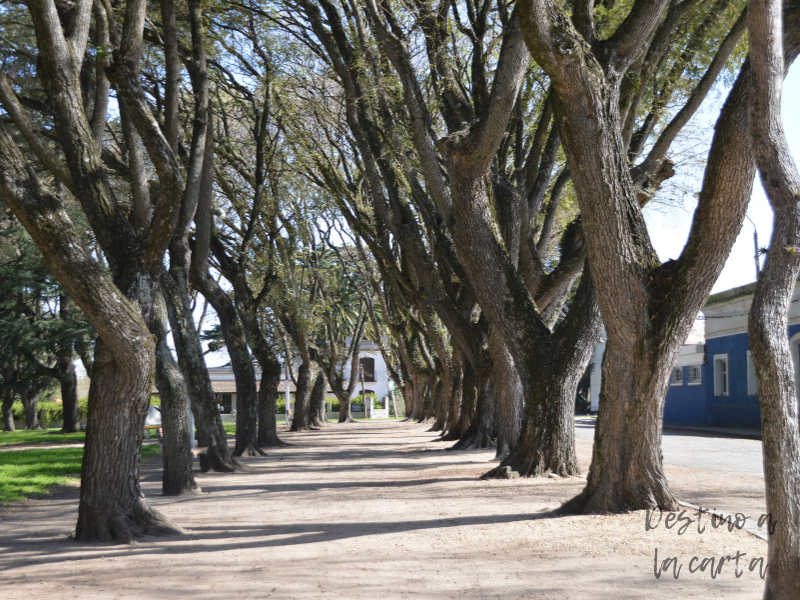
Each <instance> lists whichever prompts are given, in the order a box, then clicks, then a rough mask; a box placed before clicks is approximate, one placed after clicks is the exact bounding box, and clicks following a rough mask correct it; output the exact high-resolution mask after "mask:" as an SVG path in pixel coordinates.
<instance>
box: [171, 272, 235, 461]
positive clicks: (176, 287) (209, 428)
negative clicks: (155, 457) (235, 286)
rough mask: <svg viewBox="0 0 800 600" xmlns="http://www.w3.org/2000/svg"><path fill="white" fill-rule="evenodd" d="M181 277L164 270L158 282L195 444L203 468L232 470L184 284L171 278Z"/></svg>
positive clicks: (229, 453)
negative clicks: (201, 450)
mask: <svg viewBox="0 0 800 600" xmlns="http://www.w3.org/2000/svg"><path fill="white" fill-rule="evenodd" d="M177 277H181V278H182V277H184V275H183V273H174V272H173V273H165V274H164V275H163V276H162V282H164V284H165V287H166V288H167V289H168V290H169V294H166V301H167V309H168V314H169V321H170V325H171V327H172V339H173V340H174V342H175V350H176V351H177V354H178V365H179V366H180V368H181V372H182V373H183V379H184V382H185V383H186V389H187V393H188V394H189V405H190V409H191V411H192V414H193V415H194V423H195V427H196V428H197V443H198V444H199V445H200V446H201V447H203V448H208V450H206V452H205V453H204V454H201V455H200V468H201V469H202V470H203V471H218V472H221V473H232V472H234V471H236V470H237V469H238V468H240V467H241V466H242V464H241V463H240V462H239V461H238V460H236V459H235V458H234V457H233V456H232V455H231V451H230V448H229V447H228V439H227V435H226V434H225V427H224V426H223V424H222V418H221V417H220V415H219V410H218V409H217V403H216V401H215V399H214V390H213V388H212V387H211V378H210V377H209V375H208V368H207V367H206V361H205V358H204V356H203V347H202V345H201V344H200V338H199V336H198V334H197V328H196V327H195V324H194V319H193V318H192V311H191V301H190V299H189V292H188V286H186V285H182V284H181V283H180V282H176V283H175V284H173V282H172V279H174V278H177Z"/></svg>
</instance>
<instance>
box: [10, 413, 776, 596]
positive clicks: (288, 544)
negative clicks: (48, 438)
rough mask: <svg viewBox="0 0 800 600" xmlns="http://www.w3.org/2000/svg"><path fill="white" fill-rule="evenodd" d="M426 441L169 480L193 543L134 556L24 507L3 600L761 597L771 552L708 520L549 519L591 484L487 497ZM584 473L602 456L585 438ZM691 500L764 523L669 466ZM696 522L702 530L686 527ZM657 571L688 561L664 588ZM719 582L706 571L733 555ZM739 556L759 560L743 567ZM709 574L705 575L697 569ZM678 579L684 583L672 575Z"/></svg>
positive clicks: (385, 431)
mask: <svg viewBox="0 0 800 600" xmlns="http://www.w3.org/2000/svg"><path fill="white" fill-rule="evenodd" d="M426 429H427V426H424V425H416V424H407V423H395V422H379V423H358V424H351V425H338V424H331V425H330V426H328V427H325V428H324V429H323V430H321V431H315V432H311V433H304V434H290V433H285V434H284V435H283V438H284V439H285V440H286V441H287V442H289V443H290V444H291V446H287V447H285V448H276V449H272V450H270V451H269V454H268V456H267V457H266V458H251V459H246V460H247V462H248V463H249V464H250V466H251V467H252V471H251V472H248V473H242V474H233V475H220V474H213V473H211V474H202V473H198V474H197V479H198V482H199V483H200V485H201V486H202V488H203V492H202V493H201V494H198V495H195V496H191V497H183V498H178V499H175V498H167V497H163V496H161V495H160V493H159V492H160V482H159V479H160V472H159V470H158V465H157V464H154V465H150V466H147V467H146V468H145V469H144V471H143V475H144V481H143V487H144V489H145V492H146V494H147V496H148V498H149V500H150V502H152V504H153V505H155V506H156V507H158V509H159V510H161V511H163V512H164V513H165V514H167V515H169V516H170V517H172V518H173V519H175V520H176V521H177V522H178V523H180V524H181V525H182V526H184V527H185V528H186V529H187V530H188V534H187V535H185V536H180V537H174V538H154V539H148V540H144V541H141V542H139V543H137V544H134V545H130V546H118V545H86V544H79V543H76V542H73V541H68V540H67V536H68V535H69V534H70V533H71V532H72V531H73V529H74V526H75V522H76V519H77V506H78V502H77V493H76V490H72V491H71V492H67V493H65V494H63V493H62V495H61V496H60V497H55V498H51V499H48V500H39V501H33V502H28V503H26V505H25V506H22V507H19V508H17V509H14V510H11V511H10V512H7V514H5V515H4V516H3V517H2V523H0V585H1V587H0V590H2V592H0V594H1V595H2V598H3V599H4V600H12V599H17V598H20V599H23V598H24V599H26V600H29V599H36V598H48V599H61V598H126V599H127V598H158V599H163V598H190V597H191V598H208V599H217V598H219V599H222V598H225V599H229V598H275V599H283V598H285V599H289V598H291V599H312V598H313V599H327V598H345V599H353V600H355V599H373V598H374V599H380V600H393V599H400V598H408V599H420V600H429V599H430V600H438V599H448V598H464V599H490V598H514V599H516V598H525V599H534V598H536V599H540V598H548V599H559V600H565V599H582V598H593V599H594V598H599V599H602V598H608V599H614V600H621V599H627V598H630V599H636V600H647V599H656V598H659V599H660V598H664V599H667V598H669V599H681V598H695V597H696V598H712V597H720V598H727V599H745V598H747V599H748V600H749V599H753V598H758V597H760V596H761V594H762V589H763V581H762V580H761V579H760V576H759V574H758V565H755V570H754V571H752V572H751V571H750V570H749V565H750V559H751V558H755V557H764V561H766V551H767V547H766V546H767V545H766V543H765V542H763V541H762V540H760V539H757V538H756V537H754V536H752V535H750V534H748V533H746V532H743V531H738V530H736V529H734V531H733V532H729V531H728V530H727V528H726V527H722V528H719V529H714V528H713V527H712V526H711V523H710V521H709V520H708V517H707V516H704V517H703V521H702V524H701V526H705V531H704V532H703V533H702V534H701V533H698V531H697V524H696V523H692V524H691V525H690V526H688V527H687V528H686V529H685V531H684V532H683V534H682V535H679V534H678V529H679V527H680V526H681V524H680V523H679V524H678V525H676V526H674V527H673V528H672V529H666V528H665V526H664V522H663V521H662V523H661V524H660V525H659V526H658V527H656V529H654V530H650V531H645V514H644V513H643V512H637V513H631V514H628V515H622V516H591V517H589V516H586V517H584V516H581V517H560V518H551V517H548V516H547V514H546V511H547V510H548V509H552V508H554V507H556V506H558V505H559V504H560V503H561V502H563V501H564V500H566V499H568V498H570V497H571V496H573V495H574V494H575V493H577V492H578V491H579V490H580V489H581V487H582V485H583V481H584V479H583V478H581V477H573V478H570V479H560V478H559V479H553V478H541V479H536V480H526V479H516V480H509V481H489V482H486V481H480V480H479V479H478V476H479V475H481V474H482V473H484V472H486V471H487V470H488V468H490V467H491V466H492V465H491V464H490V463H489V462H488V461H489V460H490V459H491V458H492V453H491V452H462V453H455V452H448V451H444V447H445V445H444V444H442V443H438V442H434V441H433V440H434V439H435V436H434V435H433V434H431V433H428V432H426ZM578 450H579V454H580V458H581V462H582V466H583V468H584V469H585V468H586V467H587V466H588V462H589V459H590V452H591V447H590V443H589V442H588V441H583V440H578ZM667 473H668V476H669V479H670V482H671V485H672V487H673V489H674V490H675V491H676V493H677V495H678V496H679V497H680V498H681V499H682V500H686V501H687V502H691V503H693V504H702V505H704V506H715V507H717V508H720V509H724V510H728V511H732V512H737V511H739V512H745V513H746V514H748V515H757V514H760V513H761V512H763V504H764V498H763V487H762V486H763V482H762V481H761V480H760V479H758V478H757V477H754V476H744V475H743V476H738V475H731V474H730V473H719V472H711V471H704V470H701V469H688V468H684V467H667ZM686 516H690V517H691V518H693V519H696V515H690V514H688V513H687V515H686ZM656 550H657V552H658V564H659V565H661V564H662V561H663V560H664V559H665V558H668V557H676V558H677V561H675V564H673V563H670V564H669V565H668V567H669V568H668V573H663V574H661V577H660V578H658V579H657V578H656V577H655V576H654V556H655V552H656ZM737 553H740V558H739V567H738V573H739V575H740V576H739V577H738V578H737V576H736V572H737V569H736V565H735V563H731V562H724V563H723V566H722V568H721V570H720V571H719V573H718V574H717V573H716V570H715V572H714V575H715V577H714V578H712V576H711V571H712V568H711V564H710V561H706V563H705V565H706V567H705V571H704V572H703V571H699V570H698V571H696V572H694V573H691V572H690V566H691V567H693V568H694V569H697V567H699V566H700V565H701V564H703V563H702V562H701V561H702V559H710V558H713V559H714V566H717V565H718V561H719V559H720V557H722V556H731V557H735V556H736V555H737ZM742 553H744V554H746V556H742ZM695 556H697V557H699V559H700V560H697V561H694V562H693V563H692V562H691V560H692V558H693V557H695ZM678 566H680V567H681V569H680V572H679V577H678V579H675V578H674V576H673V573H674V571H675V569H677V567H678Z"/></svg>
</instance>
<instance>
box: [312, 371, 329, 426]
mask: <svg viewBox="0 0 800 600" xmlns="http://www.w3.org/2000/svg"><path fill="white" fill-rule="evenodd" d="M317 373H318V374H317V380H316V381H315V382H314V387H313V388H312V390H311V397H310V399H309V413H310V414H309V423H310V424H311V427H312V428H313V427H324V426H325V425H326V424H327V422H328V419H327V416H326V414H325V388H327V387H328V386H327V382H328V381H327V379H326V377H325V371H324V370H323V369H321V368H318V370H317Z"/></svg>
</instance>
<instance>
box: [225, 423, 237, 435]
mask: <svg viewBox="0 0 800 600" xmlns="http://www.w3.org/2000/svg"><path fill="white" fill-rule="evenodd" d="M222 426H223V427H224V428H225V435H236V423H223V424H222Z"/></svg>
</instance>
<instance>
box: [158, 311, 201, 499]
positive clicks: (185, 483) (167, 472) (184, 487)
mask: <svg viewBox="0 0 800 600" xmlns="http://www.w3.org/2000/svg"><path fill="white" fill-rule="evenodd" d="M166 313H167V308H166V306H165V305H164V301H163V298H159V300H158V302H157V305H156V306H155V307H153V315H152V318H151V319H150V329H151V331H152V332H153V335H155V337H156V372H155V376H156V385H157V386H158V391H159V395H160V396H161V425H162V429H163V432H164V437H163V443H162V445H161V447H162V450H163V457H162V458H163V463H164V469H163V475H162V478H161V482H162V491H163V492H164V495H166V496H180V495H182V494H191V493H195V492H199V491H200V486H198V485H197V483H196V482H195V480H194V475H193V474H192V451H191V430H190V424H189V396H188V393H187V389H186V382H185V381H184V379H183V374H182V373H181V371H180V369H179V368H178V365H177V364H176V363H175V359H173V358H172V352H171V350H170V349H169V346H167V314H166Z"/></svg>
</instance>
